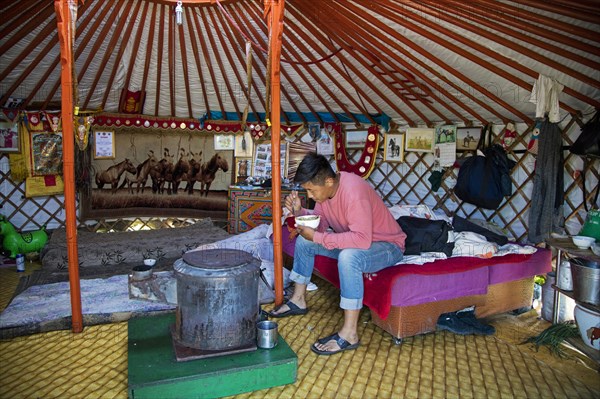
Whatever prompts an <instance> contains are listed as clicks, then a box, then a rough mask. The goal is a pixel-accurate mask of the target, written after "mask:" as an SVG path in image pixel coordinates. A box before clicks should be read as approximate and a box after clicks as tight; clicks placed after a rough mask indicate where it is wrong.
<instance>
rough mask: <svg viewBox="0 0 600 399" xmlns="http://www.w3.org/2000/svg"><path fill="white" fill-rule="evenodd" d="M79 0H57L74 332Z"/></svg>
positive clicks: (78, 327) (77, 314) (77, 303)
mask: <svg viewBox="0 0 600 399" xmlns="http://www.w3.org/2000/svg"><path fill="white" fill-rule="evenodd" d="M76 1H77V0H55V1H54V9H55V11H56V21H57V27H58V38H59V42H60V54H61V56H60V61H61V62H60V64H61V81H62V87H61V90H62V95H61V98H62V100H61V102H62V104H61V113H62V128H63V178H64V182H65V214H66V221H65V225H66V231H67V256H68V259H69V286H70V288H71V289H70V291H71V326H72V329H73V332H74V333H80V332H82V331H83V314H82V311H81V287H80V284H79V256H78V253H77V213H76V212H77V210H76V209H75V138H74V136H73V76H72V73H73V40H72V39H73V34H74V33H73V32H72V30H71V26H72V25H71V7H75V8H76V7H77V3H76Z"/></svg>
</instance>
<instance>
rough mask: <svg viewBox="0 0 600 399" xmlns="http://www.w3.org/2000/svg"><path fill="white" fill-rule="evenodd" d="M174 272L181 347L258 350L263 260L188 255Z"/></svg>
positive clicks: (240, 254)
mask: <svg viewBox="0 0 600 399" xmlns="http://www.w3.org/2000/svg"><path fill="white" fill-rule="evenodd" d="M174 270H175V277H176V279H177V305H178V306H177V319H176V322H175V331H174V334H173V338H174V339H176V340H177V341H178V343H180V344H181V345H184V346H186V347H190V348H195V349H200V350H205V351H229V350H232V349H235V348H240V347H246V346H249V345H255V344H256V320H257V317H258V310H259V304H258V277H259V273H260V261H259V260H258V259H255V258H253V257H252V255H251V254H249V253H247V252H244V251H239V250H235V249H209V250H204V251H194V252H189V253H186V254H184V255H183V258H182V259H179V260H177V261H176V262H175V264H174ZM254 348H256V346H254Z"/></svg>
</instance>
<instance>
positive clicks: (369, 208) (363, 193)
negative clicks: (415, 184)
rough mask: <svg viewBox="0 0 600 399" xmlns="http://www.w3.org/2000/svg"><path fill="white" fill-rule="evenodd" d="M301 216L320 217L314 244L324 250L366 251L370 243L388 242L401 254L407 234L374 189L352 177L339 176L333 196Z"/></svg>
mask: <svg viewBox="0 0 600 399" xmlns="http://www.w3.org/2000/svg"><path fill="white" fill-rule="evenodd" d="M303 213H313V214H315V215H321V224H320V225H319V228H318V229H317V231H316V232H315V235H314V237H313V241H314V242H315V243H318V244H321V245H323V246H324V247H325V248H327V249H334V248H339V249H343V248H361V249H367V248H369V247H370V246H371V243H372V242H373V241H387V242H393V243H395V244H396V245H398V246H399V247H400V248H401V249H402V250H403V251H404V242H405V240H406V234H405V233H404V232H403V231H402V229H401V228H400V226H399V225H398V222H396V220H394V217H393V216H392V214H391V213H390V211H389V210H388V209H387V207H386V206H385V203H384V202H383V200H382V199H381V198H380V197H379V195H378V194H377V192H376V191H375V190H374V189H373V187H371V185H369V183H367V182H366V181H365V180H363V179H362V178H361V177H360V176H358V175H355V174H353V173H347V172H340V185H339V187H338V190H337V192H336V193H335V196H334V197H333V198H331V199H329V200H327V201H325V202H322V203H320V204H316V205H315V209H314V211H312V212H311V211H306V210H303ZM328 227H331V228H332V229H333V230H334V232H327V231H326V230H327V228H328Z"/></svg>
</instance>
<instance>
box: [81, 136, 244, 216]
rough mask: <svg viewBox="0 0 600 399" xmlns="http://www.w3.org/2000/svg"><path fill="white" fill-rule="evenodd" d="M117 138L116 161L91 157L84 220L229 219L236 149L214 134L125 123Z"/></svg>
mask: <svg viewBox="0 0 600 399" xmlns="http://www.w3.org/2000/svg"><path fill="white" fill-rule="evenodd" d="M113 139H114V140H113V142H114V159H107V158H100V159H96V158H94V157H90V158H91V160H90V161H89V162H90V164H89V169H88V173H87V175H88V176H89V177H88V179H89V186H88V189H87V192H86V193H85V196H84V198H85V200H84V201H85V203H84V204H83V205H84V207H83V208H84V212H83V214H84V215H83V216H84V218H96V217H112V216H115V217H118V216H121V215H128V216H163V215H164V216H182V217H206V216H210V217H216V218H219V217H220V216H223V215H225V216H224V217H226V211H227V190H228V188H229V186H230V185H231V184H232V183H233V180H232V178H233V177H232V170H231V169H235V167H234V165H233V150H216V149H215V148H214V142H215V141H214V137H213V135H212V134H211V135H207V134H201V133H198V132H191V131H186V130H185V129H177V130H175V131H173V130H168V131H167V130H161V129H144V130H142V131H140V130H139V129H137V130H136V129H135V128H131V127H129V128H126V127H123V128H115V129H114V134H113ZM94 151H95V150H94Z"/></svg>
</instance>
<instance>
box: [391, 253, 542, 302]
mask: <svg viewBox="0 0 600 399" xmlns="http://www.w3.org/2000/svg"><path fill="white" fill-rule="evenodd" d="M506 258H507V257H506V256H499V257H494V258H491V261H492V262H489V261H486V262H485V266H486V267H478V268H473V269H471V270H467V271H463V272H455V273H444V274H431V275H422V274H408V275H403V276H402V277H400V278H398V279H397V280H396V281H395V283H394V285H393V286H392V288H391V290H392V294H391V295H392V296H391V304H392V306H412V305H420V304H422V303H427V302H436V301H443V300H447V299H454V298H459V297H463V296H470V295H482V294H486V293H487V288H488V285H491V284H499V283H505V282H508V281H515V280H521V279H523V278H526V277H531V276H535V275H536V274H544V273H547V272H549V271H550V270H551V267H552V265H551V262H552V253H551V251H550V250H547V249H543V248H539V249H538V250H537V251H536V252H535V253H534V254H532V255H530V256H528V255H523V256H521V257H520V258H519V259H518V260H516V261H515V258H514V257H510V258H509V259H506ZM449 261H452V258H450V259H445V260H441V261H436V263H437V262H449ZM406 287H419V289H418V290H416V289H406Z"/></svg>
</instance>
